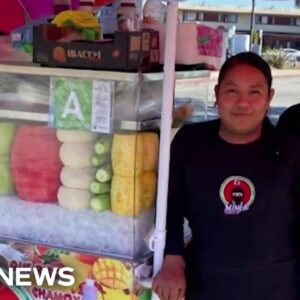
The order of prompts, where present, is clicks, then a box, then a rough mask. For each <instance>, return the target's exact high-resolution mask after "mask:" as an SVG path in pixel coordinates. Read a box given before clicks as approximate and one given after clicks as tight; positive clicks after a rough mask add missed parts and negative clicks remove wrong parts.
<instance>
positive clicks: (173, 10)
mask: <svg viewBox="0 0 300 300" xmlns="http://www.w3.org/2000/svg"><path fill="white" fill-rule="evenodd" d="M176 20H177V4H176V3H169V4H168V12H167V24H166V47H165V53H166V55H165V66H164V72H163V73H160V72H158V73H145V74H141V73H132V72H131V73H126V72H111V71H91V70H82V69H81V70H76V69H70V68H68V69H63V68H47V67H40V66H37V65H35V64H26V65H16V64H11V63H10V64H8V63H1V64H0V141H1V142H0V211H1V218H0V266H1V268H2V270H3V272H4V273H5V274H8V271H9V270H10V269H15V270H16V269H17V268H20V267H29V268H36V269H37V270H38V272H40V273H41V272H42V270H43V269H45V268H47V270H50V271H51V272H53V271H54V270H57V269H61V268H64V267H70V268H72V269H73V270H74V273H73V275H74V278H75V283H74V284H72V286H70V287H66V286H62V285H59V283H58V281H57V279H59V278H57V276H56V277H55V276H54V277H53V280H54V281H53V282H52V284H51V282H50V283H49V281H48V282H47V283H43V284H39V283H38V282H37V280H36V278H33V277H31V276H32V274H31V275H30V279H31V282H32V285H31V286H28V287H21V286H18V285H16V284H14V285H12V286H10V287H9V288H8V287H7V286H6V285H4V283H1V282H0V299H5V300H14V299H26V300H52V299H74V300H80V299H83V300H96V299H99V300H101V299H104V300H109V299H111V300H123V299H124V300H125V299H150V298H151V289H150V288H149V286H147V284H145V282H146V281H147V280H146V279H147V278H151V276H152V274H153V273H154V274H155V273H156V272H157V271H158V270H159V268H160V265H161V263H162V259H163V248H164V237H165V219H166V198H167V185H168V184H167V183H168V166H169V146H170V139H171V125H172V110H173V104H174V103H173V100H174V83H175V81H176V82H178V83H180V81H185V80H187V79H190V78H194V79H195V78H198V79H199V78H200V79H201V78H202V79H204V81H203V82H204V84H203V91H201V92H200V93H202V94H201V95H200V96H199V95H198V96H199V98H202V99H205V98H206V93H207V81H206V79H207V78H208V76H209V72H208V71H189V72H177V73H175V72H174V70H175V68H174V60H175V46H174V45H175V40H176ZM197 89H199V86H197ZM198 93H199V91H198ZM180 95H181V96H182V91H181V93H180ZM155 222H156V225H155V226H153V225H154V224H155ZM153 227H154V228H155V230H153ZM149 237H150V238H149ZM149 240H150V242H149ZM149 248H150V249H149ZM151 250H153V251H154V264H153V261H152V257H153V255H152V251H151ZM153 265H154V270H153V267H152V266H153ZM51 272H50V273H51ZM50 281H51V280H50ZM2 282H3V280H2Z"/></svg>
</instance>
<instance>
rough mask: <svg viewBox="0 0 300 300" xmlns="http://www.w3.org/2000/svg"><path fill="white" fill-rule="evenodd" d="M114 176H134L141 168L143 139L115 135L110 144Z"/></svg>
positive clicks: (131, 135) (138, 136)
mask: <svg viewBox="0 0 300 300" xmlns="http://www.w3.org/2000/svg"><path fill="white" fill-rule="evenodd" d="M111 158H112V166H113V171H114V174H116V175H119V176H131V177H132V176H135V175H137V174H141V172H142V167H143V138H142V136H141V135H139V134H138V135H137V134H115V135H114V138H113V144H112V153H111Z"/></svg>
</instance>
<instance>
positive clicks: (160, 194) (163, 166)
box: [154, 2, 178, 275]
mask: <svg viewBox="0 0 300 300" xmlns="http://www.w3.org/2000/svg"><path fill="white" fill-rule="evenodd" d="M177 7H178V4H177V2H176V3H175V2H174V3H169V4H168V6H167V21H166V34H165V39H166V40H165V57H164V83H163V98H162V99H163V103H162V116H161V135H160V149H159V172H158V191H157V206H156V224H155V240H154V275H156V274H157V272H158V271H159V270H160V268H161V266H162V263H163V258H164V248H165V236H166V216H167V197H168V183H169V163H170V143H171V127H172V112H173V101H174V99H173V98H174V85H175V54H176V32H177Z"/></svg>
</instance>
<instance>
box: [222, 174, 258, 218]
mask: <svg viewBox="0 0 300 300" xmlns="http://www.w3.org/2000/svg"><path fill="white" fill-rule="evenodd" d="M220 198H221V200H222V202H223V203H224V205H225V209H224V213H225V215H238V214H240V213H241V212H244V211H247V210H249V208H250V206H251V204H252V203H253V201H254V199H255V188H254V185H253V183H252V181H251V180H249V179H248V178H246V177H243V176H230V177H229V178H227V179H225V180H224V181H223V183H222V185H221V187H220Z"/></svg>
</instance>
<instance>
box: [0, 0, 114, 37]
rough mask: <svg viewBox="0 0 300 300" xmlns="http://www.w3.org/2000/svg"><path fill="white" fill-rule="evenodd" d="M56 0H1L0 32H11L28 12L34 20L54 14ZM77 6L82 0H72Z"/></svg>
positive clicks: (98, 1)
mask: <svg viewBox="0 0 300 300" xmlns="http://www.w3.org/2000/svg"><path fill="white" fill-rule="evenodd" d="M53 1H54V0H1V1H0V33H1V32H2V33H9V32H11V31H12V30H14V29H15V28H17V27H19V26H22V25H24V24H25V23H26V18H25V16H26V14H28V16H29V18H30V19H32V20H35V19H39V18H42V17H47V16H51V15H53ZM71 1H72V7H73V8H77V7H78V5H79V1H80V0H71ZM110 2H112V0H95V5H96V6H102V5H105V4H107V3H110Z"/></svg>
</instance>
